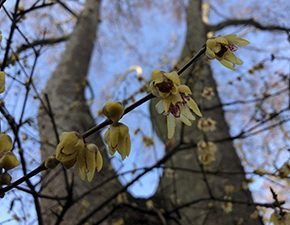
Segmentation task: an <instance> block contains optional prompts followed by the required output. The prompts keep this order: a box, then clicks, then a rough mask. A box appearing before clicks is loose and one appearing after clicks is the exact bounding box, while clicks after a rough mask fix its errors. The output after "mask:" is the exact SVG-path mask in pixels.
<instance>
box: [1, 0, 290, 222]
mask: <svg viewBox="0 0 290 225" xmlns="http://www.w3.org/2000/svg"><path fill="white" fill-rule="evenodd" d="M172 2H173V1H169V0H162V1H159V2H158V3H156V4H158V6H155V5H154V6H153V7H149V8H147V9H146V10H144V9H142V7H140V8H138V7H137V6H136V7H134V8H133V10H132V11H131V14H130V15H129V16H128V15H127V16H116V14H114V12H113V13H112V11H109V10H108V9H109V8H110V7H111V4H110V1H109V0H106V1H103V6H102V18H103V19H102V23H100V27H99V31H98V40H97V42H96V46H95V49H94V54H93V58H92V62H91V67H90V71H89V82H90V84H91V86H92V87H93V90H94V96H95V100H94V101H93V102H90V103H91V104H92V105H91V111H92V113H93V115H95V116H96V121H97V122H99V121H101V120H102V118H100V117H98V115H97V112H98V110H99V109H100V108H101V107H102V106H103V105H104V104H105V101H107V100H108V99H111V100H112V99H113V100H118V101H119V100H122V98H123V97H126V96H128V95H129V94H130V93H133V92H134V90H135V89H136V86H137V87H138V85H139V83H138V81H137V79H136V74H135V73H134V72H131V73H128V74H126V70H127V69H128V68H129V67H130V66H132V65H138V66H140V67H141V68H142V71H143V74H144V77H145V78H146V79H149V77H150V73H151V71H152V70H153V69H162V70H164V71H168V70H170V68H171V66H172V64H173V63H174V62H176V60H177V59H178V57H179V55H180V53H181V50H182V46H183V43H184V39H185V31H186V24H185V20H184V13H181V15H180V17H178V18H175V17H173V16H172V15H173V14H172V7H173V5H172ZM271 2H272V1H268V2H267V1H266V2H265V1H263V3H264V5H263V6H261V4H260V3H261V1H260V0H256V1H225V0H218V1H212V3H213V6H214V8H212V9H211V11H210V17H209V21H210V22H211V21H212V22H214V23H216V22H218V21H221V20H223V19H224V17H226V18H231V17H238V18H244V15H245V14H246V15H247V17H254V18H255V19H257V20H259V21H262V22H266V23H268V22H273V23H279V24H280V25H285V26H286V25H288V26H290V24H289V21H290V18H289V14H288V13H286V10H285V13H284V10H281V5H283V8H284V9H287V7H289V8H290V5H289V3H287V1H286V0H284V1H281V0H280V1H276V2H277V3H278V4H272V3H271ZM12 3H13V1H7V3H6V4H7V7H9V4H12ZM68 3H69V4H70V5H71V7H73V8H75V9H77V8H78V7H79V6H78V4H75V3H73V1H68ZM163 5H166V7H165V9H164V8H163V9H162V8H161V7H160V6H163ZM257 12H258V13H257ZM2 13H3V12H2ZM50 13H51V17H52V18H49V19H48V18H47V19H44V20H41V21H39V20H37V21H35V20H32V19H30V20H28V21H23V23H22V25H21V26H22V28H23V31H24V32H25V34H27V35H28V36H29V37H31V38H37V37H39V33H40V32H35V31H34V30H33V29H35V28H39V29H40V28H41V27H42V26H43V27H48V24H49V23H51V22H52V21H54V20H53V19H55V18H54V17H56V16H59V13H58V11H57V10H55V11H50ZM0 15H1V13H0ZM36 15H37V14H36ZM266 15H267V18H265V16H266ZM276 15H279V17H277V16H276ZM67 16H68V15H67V14H63V15H61V17H56V18H57V20H58V21H62V20H64V19H65V18H67ZM62 17H63V18H62ZM132 21H134V25H132ZM72 24H73V23H71V22H68V23H60V25H59V26H58V27H56V28H55V27H53V28H51V29H53V31H52V32H54V33H57V34H62V33H64V32H70V31H71V30H72ZM0 27H1V30H2V32H3V37H4V40H5V38H7V31H8V27H7V25H5V24H4V22H0ZM232 32H234V33H238V34H240V35H243V36H244V37H246V38H247V39H248V40H250V42H251V45H250V46H249V47H248V48H245V49H241V50H240V51H239V55H240V57H241V58H242V59H243V60H244V65H243V66H242V67H240V68H239V69H238V71H237V72H236V73H232V72H230V71H229V70H227V69H225V68H223V67H222V66H221V65H220V64H219V63H218V62H217V61H213V62H212V68H213V70H214V74H215V78H216V80H217V83H218V88H219V94H220V97H221V99H222V101H223V102H232V101H234V100H237V99H242V100H245V99H251V98H253V95H254V94H256V95H258V96H259V95H260V94H261V92H263V89H264V88H265V82H270V83H271V82H272V83H273V82H274V81H275V80H276V79H277V75H276V71H280V72H285V73H288V74H289V69H290V67H289V63H288V62H287V61H275V62H271V61H269V60H268V61H267V62H266V63H265V65H266V66H267V74H265V72H263V71H262V72H259V71H258V73H256V74H254V75H252V74H249V73H248V70H249V69H250V68H251V66H252V65H253V64H254V63H257V62H259V61H261V60H264V59H268V58H269V57H270V54H271V53H276V52H277V53H278V54H279V56H281V57H282V56H286V57H287V56H289V53H290V52H289V51H290V48H289V42H287V37H286V35H285V34H279V33H275V34H270V33H268V32H260V31H259V32H256V31H254V30H253V29H248V28H245V27H239V28H231V29H224V30H222V31H220V32H219V33H217V35H218V34H220V35H222V34H227V33H232ZM19 40H20V38H19ZM20 42H21V41H20ZM273 43H274V44H273ZM2 46H3V44H2ZM63 48H64V45H63V44H60V45H57V46H55V47H53V48H51V49H49V48H47V49H45V51H44V54H43V55H42V56H41V57H40V59H39V63H38V65H37V68H36V74H37V76H36V78H35V79H36V82H37V88H38V89H39V90H41V89H42V88H43V87H44V85H45V82H46V81H47V79H48V78H49V75H50V74H51V72H52V71H53V69H54V68H55V65H56V63H57V62H58V59H59V57H60V53H61V51H62V50H63ZM281 49H283V50H281ZM165 53H166V54H165ZM28 62H29V60H28ZM29 63H31V62H29ZM8 72H9V73H11V74H15V73H16V72H17V71H16V70H15V69H14V68H9V70H8ZM100 74H101V75H102V80H101V82H100V80H99V76H100ZM124 75H126V76H124ZM240 76H241V77H242V80H239V79H238V77H240ZM253 76H254V77H253ZM257 76H258V77H260V78H261V79H260V80H261V81H263V82H257V80H258V79H257ZM120 77H125V82H124V84H123V85H120V84H119V83H120V81H121V80H120ZM20 79H23V80H24V79H25V78H20ZM229 83H233V85H228V84H229ZM225 85H227V86H226V87H227V88H224V87H225ZM8 87H11V91H10V92H9V93H12V94H11V95H10V94H9V96H4V98H5V99H6V101H7V104H8V107H9V109H10V110H11V111H13V112H14V115H15V116H16V118H17V117H19V115H20V112H19V108H21V102H22V101H23V93H24V92H23V91H24V90H23V89H21V87H20V86H19V85H17V84H15V82H13V81H12V80H9V79H8ZM86 95H87V96H88V98H89V97H90V93H89V91H87V93H86ZM104 96H105V97H104ZM141 97H142V95H138V96H137V97H136V98H141ZM29 101H30V104H31V105H32V106H33V107H31V109H29V110H28V111H27V113H26V115H25V116H26V118H29V117H34V116H36V113H37V106H38V102H37V101H35V100H34V99H33V94H31V96H30V98H29ZM283 104H285V103H284V102H283V100H281V105H283ZM253 106H254V105H251V106H247V107H245V106H244V105H234V106H230V107H226V108H225V110H226V112H227V113H226V118H227V120H228V122H229V124H230V128H231V133H232V134H233V135H235V134H237V133H238V132H239V131H240V127H241V126H242V125H243V124H245V123H246V122H247V119H248V118H249V116H250V115H251V113H252V111H253V108H254V107H253ZM271 106H272V105H271V104H269V109H270V108H271ZM277 107H278V106H277ZM286 116H287V115H286ZM140 121H142V123H141V124H140ZM122 122H124V123H125V124H127V125H128V126H129V128H130V134H131V137H134V138H133V139H132V142H133V143H132V146H133V147H132V153H131V155H130V157H128V158H127V159H126V160H125V161H124V162H122V161H121V160H120V158H119V157H118V156H117V157H115V158H114V168H115V169H116V170H118V171H120V172H121V171H127V170H131V169H133V168H135V167H136V166H137V167H143V166H150V165H151V164H153V163H154V162H155V161H156V160H158V159H159V158H160V157H162V155H163V154H164V152H163V150H162V149H163V144H162V143H161V142H160V141H159V140H158V138H157V137H156V136H154V133H153V131H152V128H151V125H150V123H149V122H150V121H149V118H148V104H145V105H143V106H142V107H140V108H138V109H137V110H135V111H134V112H133V113H132V114H130V115H127V116H125V117H124V118H123V119H122ZM249 125H253V124H252V123H249ZM137 128H141V130H142V132H143V133H144V134H146V135H148V136H150V137H152V138H153V139H154V142H155V146H154V147H152V148H147V147H145V146H144V143H143V142H142V139H141V134H139V135H138V136H137V137H135V136H134V131H135V130H136V129H137ZM2 129H5V125H4V127H3V128H2ZM286 129H288V131H289V126H288V127H286ZM23 133H25V134H28V135H29V137H33V138H38V133H37V131H36V129H35V126H32V127H26V128H25V129H24V130H23ZM268 135H269V134H261V136H259V137H253V138H250V139H247V140H246V141H245V140H242V141H238V142H235V144H236V146H237V149H238V152H239V154H240V156H243V155H245V153H247V154H246V155H247V159H248V160H249V161H250V162H252V163H254V164H256V165H259V164H262V163H263V162H264V161H265V157H264V156H263V157H258V158H257V157H256V154H257V152H255V154H254V153H252V152H253V151H251V148H255V149H261V152H259V153H260V155H261V156H262V155H263V151H262V150H263V148H262V147H261V146H263V142H262V140H263V138H267V137H268ZM277 136H278V138H277V140H275V143H274V144H273V149H272V150H270V151H274V152H275V148H280V147H281V148H283V147H285V146H287V144H288V147H289V140H288V141H287V140H281V139H279V135H277ZM280 137H281V136H280ZM33 138H30V141H29V142H27V144H26V145H25V147H26V148H27V149H28V150H29V151H27V154H29V155H28V158H30V159H31V162H30V166H31V169H32V168H34V167H35V166H37V165H38V163H39V162H40V158H38V157H35V156H36V155H37V154H35V153H37V150H35V147H36V146H37V142H35V141H34V140H33ZM285 157H289V154H288V153H282V155H281V156H280V158H278V160H277V163H278V164H280V165H281V163H282V162H284V160H285ZM245 166H249V168H252V167H250V165H248V164H247V163H245ZM246 168H247V167H246ZM268 168H269V170H273V168H271V167H270V166H269V167H268ZM161 173H162V171H161V170H155V171H152V172H151V173H149V174H147V175H146V176H144V177H142V178H141V179H140V181H139V182H137V183H136V184H134V185H132V186H131V187H130V189H129V191H130V192H131V193H132V194H133V195H135V196H139V197H148V196H151V195H152V194H153V193H154V191H155V190H156V187H157V185H158V177H159V176H160V175H161ZM13 175H14V176H15V177H19V176H21V173H20V171H18V170H17V169H16V170H15V171H14V174H13ZM130 179H132V176H131V175H127V176H124V177H122V179H121V181H122V182H123V183H126V182H129V181H130ZM34 181H35V182H36V181H37V179H35V180H34ZM263 187H264V181H262V180H261V179H256V181H255V182H254V183H253V184H252V185H251V190H252V191H254V192H253V193H254V197H255V198H256V199H258V200H260V199H263V197H264V196H265V193H261V191H260V190H261V188H263ZM21 196H24V195H23V193H19V192H17V191H12V192H11V193H10V194H9V195H8V199H13V198H15V197H16V198H18V199H20V197H21ZM24 199H25V202H21V201H18V200H17V201H15V209H13V210H12V213H10V214H7V215H4V216H2V215H1V219H0V224H1V221H4V220H6V219H9V218H10V215H11V214H13V213H15V214H17V215H22V214H27V213H29V214H30V217H31V219H29V221H30V224H35V221H34V219H33V218H35V213H34V211H33V210H29V209H27V208H24V206H23V205H24V204H25V205H27V202H26V201H28V202H32V200H31V198H30V197H28V196H25V198H24ZM7 202H8V201H7ZM31 204H32V203H31ZM23 208H24V209H23ZM8 209H9V205H8V204H3V205H2V204H1V205H0V211H2V212H7V211H8ZM21 210H24V212H21ZM5 224H8V225H10V224H11V225H13V224H19V223H17V222H16V223H15V222H14V221H11V222H7V223H5ZM23 224H25V223H23ZM27 224H29V223H27Z"/></svg>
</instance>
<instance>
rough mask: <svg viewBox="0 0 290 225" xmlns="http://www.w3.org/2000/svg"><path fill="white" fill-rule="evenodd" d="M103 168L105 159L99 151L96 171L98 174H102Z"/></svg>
mask: <svg viewBox="0 0 290 225" xmlns="http://www.w3.org/2000/svg"><path fill="white" fill-rule="evenodd" d="M102 168H103V157H102V155H101V153H100V151H97V154H96V169H97V171H98V172H100V171H101V169H102Z"/></svg>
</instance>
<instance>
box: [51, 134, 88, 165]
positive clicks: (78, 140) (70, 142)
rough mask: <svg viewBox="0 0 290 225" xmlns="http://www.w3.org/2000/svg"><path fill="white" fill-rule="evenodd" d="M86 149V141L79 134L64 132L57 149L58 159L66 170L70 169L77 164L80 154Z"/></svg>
mask: <svg viewBox="0 0 290 225" xmlns="http://www.w3.org/2000/svg"><path fill="white" fill-rule="evenodd" d="M84 148H85V143H84V140H83V138H82V136H81V135H80V134H79V133H78V132H76V131H70V132H63V133H62V134H61V136H60V142H59V144H58V145H57V147H56V159H57V160H58V161H60V162H61V164H62V165H63V166H65V167H66V168H70V167H72V166H73V165H74V164H75V162H76V159H77V156H78V153H79V152H80V151H81V150H83V149H84Z"/></svg>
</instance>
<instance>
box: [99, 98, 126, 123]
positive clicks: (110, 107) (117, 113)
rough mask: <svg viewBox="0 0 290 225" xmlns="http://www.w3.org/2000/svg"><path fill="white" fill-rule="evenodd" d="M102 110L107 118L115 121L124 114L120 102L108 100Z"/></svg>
mask: <svg viewBox="0 0 290 225" xmlns="http://www.w3.org/2000/svg"><path fill="white" fill-rule="evenodd" d="M102 112H103V114H104V115H105V116H106V117H107V118H108V119H110V120H112V121H113V122H117V121H118V120H119V119H121V117H122V116H123V114H124V106H123V105H122V103H120V102H108V103H107V104H106V105H105V106H104V108H103V110H102Z"/></svg>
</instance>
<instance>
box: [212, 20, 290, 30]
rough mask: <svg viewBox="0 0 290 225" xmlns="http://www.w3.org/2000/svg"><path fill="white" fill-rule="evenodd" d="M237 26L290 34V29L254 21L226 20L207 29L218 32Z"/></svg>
mask: <svg viewBox="0 0 290 225" xmlns="http://www.w3.org/2000/svg"><path fill="white" fill-rule="evenodd" d="M237 25H249V26H253V27H255V28H257V29H259V30H266V31H285V32H290V27H281V26H278V25H263V24H261V23H259V22H257V21H256V20H254V19H229V20H225V21H222V22H220V23H217V24H213V25H207V28H208V29H209V30H210V31H218V30H221V29H223V28H226V27H229V26H237Z"/></svg>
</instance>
